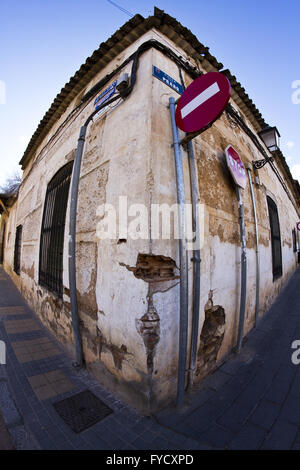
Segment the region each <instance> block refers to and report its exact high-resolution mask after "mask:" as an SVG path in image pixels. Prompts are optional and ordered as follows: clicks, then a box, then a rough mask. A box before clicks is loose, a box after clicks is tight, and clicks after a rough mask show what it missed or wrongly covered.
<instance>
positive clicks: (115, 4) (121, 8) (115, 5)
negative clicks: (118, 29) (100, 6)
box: [107, 0, 134, 18]
mask: <svg viewBox="0 0 300 470" xmlns="http://www.w3.org/2000/svg"><path fill="white" fill-rule="evenodd" d="M107 1H108V3H110V4H111V5H113V6H114V7H116V8H118V9H119V10H120V11H122V12H123V13H125V14H126V15H129V16H130V17H131V18H132V17H133V16H134V14H133V13H131V12H130V11H128V10H125V8H123V7H120V5H117V3H115V2H112V1H111V0H107Z"/></svg>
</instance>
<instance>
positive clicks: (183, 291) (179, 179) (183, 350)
mask: <svg viewBox="0 0 300 470" xmlns="http://www.w3.org/2000/svg"><path fill="white" fill-rule="evenodd" d="M169 103H170V112H171V120H172V131H173V141H174V142H173V146H174V156H175V170H176V183H177V202H178V204H179V258H180V327H179V359H178V381H177V402H176V404H177V407H178V408H179V407H180V406H181V405H182V403H183V398H184V389H185V371H186V357H187V331H188V270H187V256H186V239H185V235H186V233H185V232H186V231H185V194H184V176H183V167H182V156H181V148H180V140H179V134H178V128H177V126H176V121H175V100H174V98H170V101H169Z"/></svg>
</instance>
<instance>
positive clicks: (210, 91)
mask: <svg viewBox="0 0 300 470" xmlns="http://www.w3.org/2000/svg"><path fill="white" fill-rule="evenodd" d="M219 91H220V88H219V85H218V83H217V82H215V83H213V84H212V85H210V86H209V87H208V88H206V90H204V91H202V92H201V93H200V94H199V95H198V96H196V97H195V98H194V99H193V100H192V101H190V102H189V103H188V104H186V105H185V106H184V107H183V108H182V110H181V117H182V119H184V118H185V117H186V116H187V115H188V114H190V113H191V112H192V111H194V110H195V109H196V108H198V107H199V106H200V105H201V104H203V103H205V101H207V100H209V98H211V97H212V96H214V95H216V94H217V93H218V92H219Z"/></svg>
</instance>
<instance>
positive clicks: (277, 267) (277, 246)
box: [267, 196, 282, 281]
mask: <svg viewBox="0 0 300 470" xmlns="http://www.w3.org/2000/svg"><path fill="white" fill-rule="evenodd" d="M267 202H268V209H269V219H270V228H271V245H272V265H273V281H275V280H276V279H278V278H279V277H280V276H282V256H281V238H280V226H279V218H278V211H277V206H276V204H275V202H274V201H273V199H271V198H270V197H269V196H267Z"/></svg>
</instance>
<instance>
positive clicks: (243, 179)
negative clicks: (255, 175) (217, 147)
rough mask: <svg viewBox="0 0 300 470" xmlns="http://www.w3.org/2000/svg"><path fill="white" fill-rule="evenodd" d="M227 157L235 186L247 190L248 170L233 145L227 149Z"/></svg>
mask: <svg viewBox="0 0 300 470" xmlns="http://www.w3.org/2000/svg"><path fill="white" fill-rule="evenodd" d="M225 155H226V162H227V166H228V168H229V171H230V173H231V175H232V178H233V179H234V182H235V184H237V185H238V186H240V187H241V188H243V189H245V187H246V183H247V176H246V170H245V167H244V164H243V162H242V160H241V158H240V156H239V154H238V153H237V151H236V150H234V148H233V147H232V145H228V147H226V149H225Z"/></svg>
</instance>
